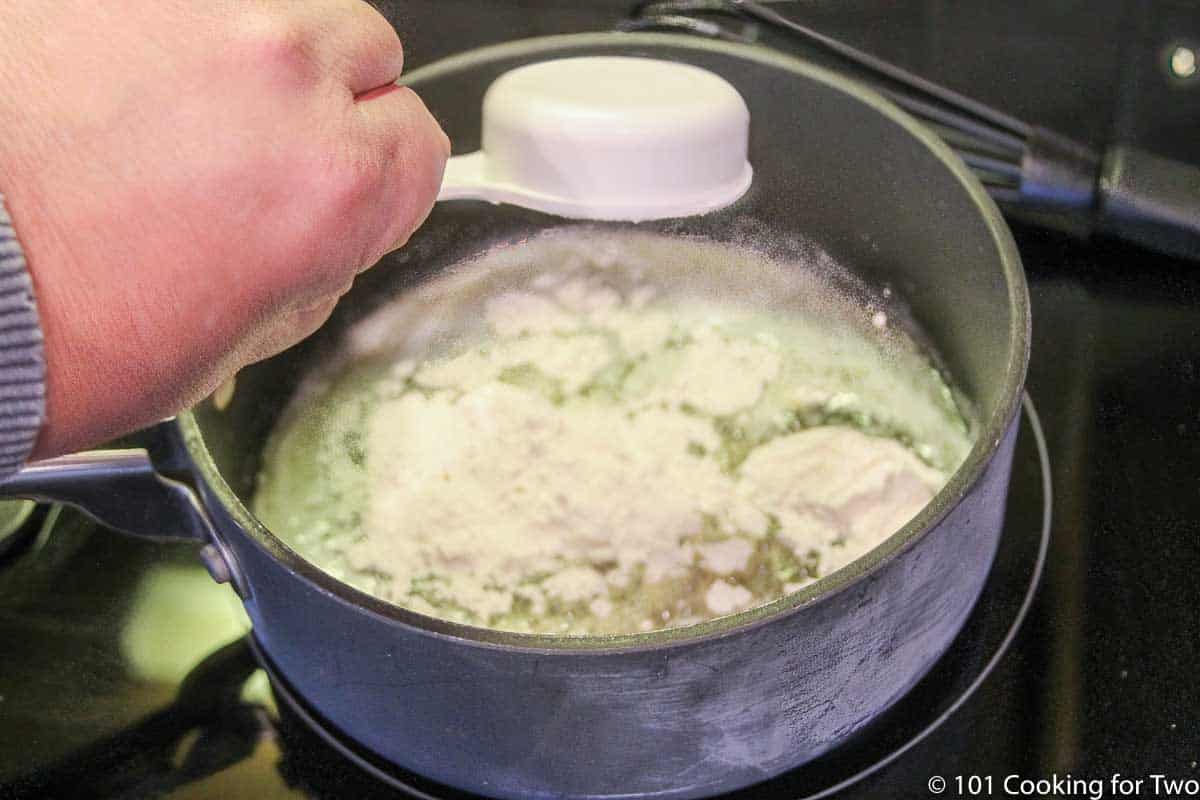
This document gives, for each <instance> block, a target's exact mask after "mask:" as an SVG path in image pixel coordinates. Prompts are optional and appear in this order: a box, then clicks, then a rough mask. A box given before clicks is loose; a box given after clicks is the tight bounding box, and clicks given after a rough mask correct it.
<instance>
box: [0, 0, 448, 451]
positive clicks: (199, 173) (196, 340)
mask: <svg viewBox="0 0 1200 800" xmlns="http://www.w3.org/2000/svg"><path fill="white" fill-rule="evenodd" d="M0 41H3V42H4V46H3V48H0V193H3V194H4V196H5V202H6V204H7V206H8V209H9V212H10V214H11V215H12V217H13V220H14V224H15V227H16V231H17V233H18V236H19V237H20V239H21V242H22V246H23V248H24V250H25V253H26V258H27V261H28V264H29V269H30V272H31V274H32V277H33V281H34V286H35V293H36V296H37V304H38V309H39V314H40V316H41V322H42V329H43V331H44V334H45V348H46V360H47V386H46V389H47V420H46V423H45V425H44V427H43V430H42V432H41V435H40V438H39V441H38V445H37V448H36V450H35V455H36V456H37V457H44V456H49V455H55V454H58V453H63V452H68V451H71V450H75V449H80V448H83V447H87V446H91V445H93V444H96V443H98V442H100V441H103V440H105V439H108V438H111V437H113V436H115V435H118V434H121V433H125V432H128V431H130V430H134V429H136V428H139V427H142V426H145V425H147V424H150V423H153V422H156V421H158V420H159V419H162V418H164V417H167V416H169V415H171V414H173V413H175V412H177V411H179V410H181V409H183V408H185V407H187V406H189V405H191V404H194V403H195V402H198V401H199V400H201V399H202V398H204V397H205V396H206V395H207V394H209V393H210V392H211V391H213V389H214V388H215V387H216V386H218V385H219V384H220V383H221V381H222V380H224V379H225V378H227V377H228V376H230V375H231V374H232V373H233V372H235V371H236V370H237V369H238V368H240V367H242V366H244V365H245V364H248V363H251V362H253V361H257V360H259V359H262V358H265V357H267V356H269V355H272V354H274V353H276V352H278V351H279V350H282V349H283V348H285V347H287V346H289V345H291V344H293V343H294V342H296V341H298V340H299V339H302V338H303V337H305V336H307V335H308V334H309V333H311V332H312V331H313V330H315V329H316V328H317V327H318V326H319V325H320V324H321V323H322V322H324V320H325V319H326V317H327V316H328V315H329V313H330V311H331V310H332V309H333V305H334V303H335V302H336V301H337V298H338V297H340V296H341V295H342V294H343V293H344V292H345V291H346V290H347V289H348V288H349V286H350V284H351V282H352V281H353V278H354V276H355V274H356V273H357V272H359V271H361V270H362V269H363V268H366V267H368V266H370V265H371V264H373V263H375V262H376V261H377V260H378V259H379V258H380V257H382V256H383V255H384V254H385V253H387V252H388V251H390V250H393V249H395V248H397V247H399V246H401V245H402V244H403V243H404V242H405V241H407V239H408V237H409V236H410V235H411V233H412V232H413V231H414V230H415V229H416V228H417V227H418V226H419V225H420V224H421V223H422V222H423V221H424V219H425V217H426V215H427V214H428V213H429V210H430V208H431V207H432V204H433V202H434V199H435V197H436V195H437V191H438V187H439V185H440V183H441V177H442V169H443V167H444V164H445V160H446V157H447V155H448V154H449V149H450V146H449V141H448V140H447V139H446V137H445V135H444V134H443V133H442V131H441V129H440V128H439V126H438V124H437V122H436V121H435V120H434V119H433V117H432V116H431V115H430V114H429V112H428V111H427V110H426V109H425V106H424V105H423V104H422V102H421V101H420V99H419V98H417V96H416V95H415V94H414V93H413V92H412V91H411V90H408V89H404V88H399V87H396V86H394V85H393V81H394V80H395V79H396V78H397V77H398V76H399V74H400V69H401V62H402V57H403V56H402V50H401V46H400V42H399V40H398V38H397V37H396V34H395V31H394V30H393V29H392V27H391V25H389V24H388V23H387V21H386V20H385V19H384V18H383V17H382V16H381V15H380V14H378V12H376V11H375V10H374V9H372V8H371V7H370V6H368V5H367V4H366V3H364V2H361V0H303V1H301V0H225V1H224V2H207V1H206V0H122V2H114V3H96V2H91V1H90V0H57V2H54V3H46V2H44V0H5V9H4V13H3V14H2V15H0Z"/></svg>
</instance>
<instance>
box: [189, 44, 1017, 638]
mask: <svg viewBox="0 0 1200 800" xmlns="http://www.w3.org/2000/svg"><path fill="white" fill-rule="evenodd" d="M614 45H620V46H624V47H625V48H626V49H628V50H630V54H631V55H632V54H639V55H640V54H641V53H634V52H633V49H634V48H636V47H643V46H644V47H651V48H652V47H669V48H675V49H680V48H682V49H688V50H698V51H706V52H715V53H721V54H725V55H730V56H734V57H737V58H741V59H745V60H749V61H754V62H758V63H761V64H765V65H768V66H774V67H777V68H781V69H785V70H787V71H790V72H792V73H795V74H799V75H801V76H803V77H805V78H808V79H810V80H814V81H817V82H820V83H823V84H825V85H826V86H828V87H830V88H832V89H835V90H838V91H841V92H843V93H844V94H848V95H850V96H851V97H853V98H855V99H856V100H858V101H860V102H862V103H864V104H866V105H868V106H870V107H871V108H872V109H873V110H875V111H876V112H878V113H880V114H882V115H883V116H885V117H887V118H888V119H889V120H890V121H891V122H893V123H895V124H897V125H898V126H900V127H901V128H902V129H903V130H904V131H905V132H906V133H907V134H908V135H910V136H912V137H914V138H915V139H917V140H918V141H919V142H920V143H922V144H923V145H924V146H925V147H926V148H928V149H929V151H930V152H931V153H932V154H933V155H934V156H935V157H936V158H937V159H938V161H939V162H941V164H942V166H943V167H945V168H946V169H947V170H949V171H950V172H951V174H952V175H953V176H954V177H955V178H957V179H958V182H959V184H960V186H961V187H962V188H963V189H964V190H965V191H966V193H967V195H968V197H969V199H970V200H971V201H972V203H973V204H974V206H975V209H976V211H977V212H978V213H979V214H980V215H981V216H982V218H983V220H984V222H985V224H986V226H987V229H988V232H989V234H990V236H991V239H992V243H993V245H994V246H995V248H996V251H997V254H998V255H999V257H1000V267H1001V272H1002V273H1003V278H1004V281H1005V286H1006V288H1007V291H1008V306H1009V312H1010V315H1009V316H1010V325H1009V330H1008V335H1007V341H1008V359H1007V363H1006V364H1005V365H1004V377H1003V382H1002V387H1003V401H1002V402H1001V403H1000V404H999V405H998V406H997V408H995V409H994V410H993V411H992V412H991V413H990V414H989V415H988V416H987V417H986V418H984V419H981V420H980V430H979V435H978V437H977V438H976V441H975V443H974V445H973V446H972V448H971V450H970V452H969V453H968V455H967V457H966V459H965V460H964V461H963V463H962V464H961V465H960V466H959V468H958V469H957V470H956V471H955V472H954V474H953V475H951V477H950V480H949V481H948V482H947V483H946V485H945V486H943V487H942V489H941V490H940V491H939V492H938V493H937V494H936V495H935V496H934V498H933V499H932V500H931V501H930V502H929V504H928V505H926V506H925V508H924V509H922V511H921V512H920V513H919V514H917V515H916V516H915V517H913V519H911V520H910V521H909V522H908V523H906V524H905V525H904V526H903V527H901V528H900V529H899V530H897V531H896V532H895V533H893V534H891V535H890V536H889V537H888V538H887V539H885V540H884V541H883V542H881V543H880V544H878V545H877V546H875V547H874V548H872V549H871V550H869V551H868V552H866V553H864V554H863V555H862V556H860V557H859V558H857V559H855V560H854V561H852V562H851V563H849V564H847V565H846V566H844V567H842V568H840V569H838V570H835V571H834V572H832V573H830V574H828V575H826V576H824V577H822V578H820V579H818V580H817V581H815V582H813V583H811V584H809V585H807V586H805V587H804V588H802V589H800V590H799V591H797V592H793V593H792V594H789V595H785V596H783V597H780V598H778V599H776V600H773V601H772V602H770V603H767V604H764V605H761V606H757V607H755V608H751V609H747V610H745V611H742V612H739V613H736V614H731V615H728V616H723V617H717V618H715V619H711V620H707V621H705V622H700V623H696V624H694V625H688V626H683V627H679V628H668V629H663V630H655V631H649V632H644V633H627V634H611V635H563V634H542V633H518V632H514V631H503V630H496V629H492V628H484V627H480V626H474V625H467V624H464V623H458V622H452V621H449V620H443V619H439V618H436V617H431V616H428V615H425V614H421V613H418V612H416V611H412V610H409V609H406V608H404V607H402V606H399V605H396V604H394V603H391V602H388V601H385V600H382V599H380V598H377V597H374V596H373V595H370V594H367V593H366V592H363V591H361V590H359V589H356V588H354V587H353V586H350V585H349V584H347V583H344V582H342V581H340V580H338V579H337V578H334V577H333V576H332V575H329V574H328V573H326V572H325V571H324V570H322V569H320V568H319V567H317V566H316V565H315V564H313V563H312V562H310V561H308V560H307V559H305V558H304V557H303V556H301V555H300V554H299V553H297V552H296V551H295V550H293V549H292V548H291V547H289V546H288V545H286V544H285V543H284V542H283V541H282V540H280V539H279V538H278V537H276V536H275V535H274V534H273V533H271V531H270V530H269V529H268V528H267V527H266V526H264V525H263V524H262V523H261V522H259V521H258V519H257V518H256V517H255V516H254V515H253V514H252V513H251V512H250V511H249V509H248V508H247V507H246V506H245V505H244V504H243V503H242V501H241V499H240V498H239V497H238V496H237V494H236V493H235V492H234V491H233V490H232V488H230V486H229V485H228V484H227V483H226V482H225V480H224V478H223V477H222V476H221V474H220V472H219V471H218V470H217V467H216V464H215V463H214V462H213V460H212V457H211V454H210V453H209V451H208V448H207V447H206V446H205V444H204V438H203V434H202V432H201V430H200V427H199V424H198V423H197V422H196V418H195V416H194V415H193V413H192V412H191V411H187V412H184V413H182V414H180V415H179V417H178V418H177V420H176V424H177V425H178V426H179V428H180V431H181V433H182V434H183V441H184V444H185V446H186V447H187V450H188V452H189V453H190V455H191V457H192V460H193V462H194V463H195V465H196V467H197V471H198V473H199V476H200V477H201V478H202V479H203V480H204V482H205V483H206V484H207V488H208V489H209V490H210V491H211V494H212V496H213V498H215V500H216V501H217V502H219V503H220V504H221V506H222V507H223V509H224V510H225V512H226V513H228V514H229V516H230V517H231V518H232V519H233V521H234V522H235V523H236V524H237V525H238V526H239V527H240V528H241V529H242V530H243V531H244V532H245V533H246V534H248V539H249V540H250V541H251V542H252V543H253V544H254V545H255V546H257V547H259V548H260V549H262V550H263V551H265V552H266V553H267V554H268V555H269V556H270V557H272V558H274V559H275V560H276V561H278V562H280V563H281V564H282V565H283V566H284V567H286V568H287V569H288V570H290V571H291V572H293V573H294V574H296V575H297V576H299V577H301V578H302V579H303V580H305V581H307V582H308V583H309V584H311V585H312V586H314V587H315V588H316V589H318V590H319V591H320V592H322V593H323V594H325V595H326V596H328V597H329V598H331V599H333V600H336V601H338V602H341V603H343V604H346V605H349V606H352V607H354V608H356V609H358V610H361V611H365V612H368V613H370V614H372V615H374V616H377V617H380V618H383V619H385V620H387V621H388V622H390V623H393V624H400V625H403V626H405V627H407V628H410V629H412V630H413V631H416V632H420V633H422V634H425V635H429V636H432V637H436V638H443V639H449V640H454V641H457V642H460V643H462V644H464V645H470V646H477V647H481V648H495V649H502V650H506V651H516V652H528V653H530V654H537V655H558V654H568V653H576V654H586V655H602V654H609V653H635V652H643V651H647V650H653V651H660V650H664V649H668V648H675V647H683V646H693V645H697V644H700V643H702V642H705V641H708V640H711V639H717V638H723V637H726V636H733V635H740V634H743V633H746V632H747V631H750V630H753V629H755V628H758V627H759V626H761V625H766V624H769V623H771V622H774V621H777V620H779V619H781V618H783V617H788V616H791V615H793V614H798V613H801V612H802V610H803V609H805V608H808V607H811V606H815V605H817V604H820V603H823V602H827V601H828V600H830V599H832V598H833V597H834V596H836V595H839V594H841V593H842V592H844V591H847V590H849V589H851V588H852V587H854V586H856V585H858V584H859V583H861V582H862V581H865V580H868V579H869V578H870V577H871V576H872V575H873V574H874V573H876V572H878V571H879V570H880V569H882V568H883V567H884V566H885V565H886V564H887V563H889V562H890V561H892V560H893V559H895V558H897V557H898V556H900V555H901V554H903V553H904V552H905V551H907V550H908V549H909V548H910V547H913V546H915V545H916V544H917V543H918V542H919V541H920V540H921V539H922V538H923V537H924V536H925V535H926V534H928V533H929V532H930V531H931V530H932V529H933V528H935V527H936V526H937V525H938V524H939V523H940V522H941V521H942V520H943V519H944V518H945V517H946V516H947V515H948V514H949V513H950V512H951V511H953V510H954V508H956V507H957V506H958V505H959V503H961V502H962V500H963V499H964V498H965V497H966V496H967V494H968V493H969V492H970V491H971V490H972V489H973V488H974V487H975V486H976V485H977V484H978V483H979V482H980V480H981V478H982V477H983V474H984V472H985V471H986V470H987V468H988V467H989V466H990V464H991V462H992V460H993V458H994V457H995V455H996V453H997V451H998V450H999V448H1000V445H1001V443H1002V442H1003V440H1004V436H1005V433H1006V432H1007V430H1008V429H1009V426H1010V425H1011V423H1012V420H1013V419H1014V417H1015V416H1016V415H1017V414H1018V413H1019V411H1020V400H1021V392H1022V390H1023V388H1024V383H1025V376H1026V371H1027V368H1028V362H1029V351H1030V336H1031V312H1030V304H1029V293H1028V287H1027V284H1026V281H1025V272H1024V268H1023V266H1022V264H1021V259H1020V255H1019V253H1018V251H1017V247H1016V243H1015V242H1014V241H1013V239H1012V234H1011V232H1010V230H1009V228H1008V225H1007V223H1005V221H1004V219H1003V217H1002V216H1001V214H1000V211H999V209H998V208H997V207H996V205H995V203H994V202H993V201H992V199H991V197H990V196H989V195H988V194H987V192H986V190H985V189H984V188H983V185H982V184H981V183H980V182H979V181H978V179H977V178H976V177H975V176H974V174H973V173H971V172H970V170H969V169H968V168H967V167H966V165H965V164H964V163H963V162H962V161H961V159H959V157H958V156H957V155H956V154H955V153H954V152H953V151H952V150H951V149H950V148H949V147H948V146H947V145H946V144H945V143H944V142H943V141H942V140H941V139H939V138H938V137H937V136H936V135H935V134H934V133H933V132H931V131H930V130H928V129H927V128H926V127H925V126H924V125H922V124H921V123H920V122H918V121H917V120H916V119H914V118H913V117H911V116H909V115H908V114H907V113H905V112H904V111H902V110H900V109H899V108H898V107H897V106H895V105H894V104H892V103H891V102H890V101H888V100H887V99H885V98H884V97H882V96H881V95H879V94H877V93H876V92H874V91H872V90H870V89H869V88H867V87H865V86H862V85H861V84H858V83H856V82H854V81H852V80H850V79H848V78H845V77H843V76H841V75H839V74H837V73H835V72H832V71H830V70H826V69H824V68H822V67H818V66H816V65H813V64H810V63H808V62H806V61H803V60H801V59H798V58H794V57H791V56H787V55H783V54H780V53H776V52H774V51H769V50H765V49H759V48H754V47H751V46H749V45H742V44H735V43H728V42H716V41H708V40H699V39H694V38H691V37H687V36H682V35H678V34H661V33H583V34H568V35H560V36H544V37H535V38H530V39H521V40H518V41H513V42H507V43H504V44H500V45H493V46H489V47H483V48H479V49H476V50H471V51H468V52H466V53H461V54H458V55H454V56H450V57H448V58H445V59H442V60H440V61H437V62H435V63H433V64H430V65H428V66H425V67H422V68H420V69H417V70H414V71H413V73H412V74H410V75H409V76H407V77H406V78H405V79H404V80H403V81H402V83H406V84H409V83H419V82H421V81H425V80H430V79H433V78H436V77H438V76H439V75H441V74H443V73H446V72H451V71H455V70H458V69H461V68H463V67H466V66H469V65H473V64H477V63H480V62H487V61H489V60H495V59H500V58H505V57H514V56H515V57H519V56H525V55H530V54H541V55H544V56H545V57H546V58H548V59H550V58H558V57H569V56H570V55H571V54H577V53H576V51H579V50H586V49H588V48H601V47H612V46H614ZM630 45H633V47H632V48H631V47H630ZM668 57H669V56H668Z"/></svg>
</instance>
